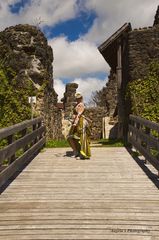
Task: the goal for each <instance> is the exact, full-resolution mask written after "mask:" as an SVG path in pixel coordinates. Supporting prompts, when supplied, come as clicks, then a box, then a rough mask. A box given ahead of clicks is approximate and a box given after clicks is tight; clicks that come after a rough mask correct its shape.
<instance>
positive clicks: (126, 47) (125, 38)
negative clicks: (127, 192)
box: [98, 7, 159, 138]
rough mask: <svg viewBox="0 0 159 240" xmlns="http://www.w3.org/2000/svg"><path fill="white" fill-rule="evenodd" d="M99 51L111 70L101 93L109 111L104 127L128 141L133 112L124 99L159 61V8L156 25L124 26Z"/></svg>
mask: <svg viewBox="0 0 159 240" xmlns="http://www.w3.org/2000/svg"><path fill="white" fill-rule="evenodd" d="M98 50H99V51H100V53H101V54H102V56H103V57H104V59H105V60H106V61H107V63H108V64H109V66H110V67H111V71H110V76H109V80H108V83H106V87H104V88H103V93H102V97H103V101H104V102H105V108H106V109H107V116H106V122H107V123H105V125H106V126H105V128H108V129H109V128H110V129H111V128H112V130H115V129H116V130H115V131H114V133H113V137H114V138H126V136H127V128H128V116H129V114H130V109H131V107H130V104H129V101H127V100H126V98H125V94H126V86H127V84H128V82H129V81H133V80H136V79H139V78H143V77H144V76H145V75H146V74H147V71H148V65H149V63H150V62H152V61H153V60H157V61H158V59H159V7H158V9H157V12H156V15H155V20H154V24H153V26H151V27H144V28H139V29H134V30H132V28H131V24H130V23H125V24H124V25H123V26H122V27H121V28H120V29H118V30H117V31H116V32H115V33H114V34H113V35H112V36H111V37H110V38H108V39H107V40H106V41H105V42H103V43H102V44H101V45H100V46H99V47H98ZM111 124H112V126H111ZM112 132H113V131H112Z"/></svg>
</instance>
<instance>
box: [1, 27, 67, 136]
mask: <svg viewBox="0 0 159 240" xmlns="http://www.w3.org/2000/svg"><path fill="white" fill-rule="evenodd" d="M0 59H1V60H3V62H4V65H5V66H6V68H8V67H11V68H12V69H13V70H14V71H15V73H16V80H17V84H18V85H19V86H20V87H22V88H24V89H25V88H28V87H29V86H30V85H32V87H33V89H34V92H36V97H37V104H36V105H35V106H34V113H36V115H42V116H43V117H44V119H45V123H46V126H47V138H48V139H49V138H50V139H53V138H56V139H60V138H62V137H63V136H62V131H61V129H62V123H61V111H60V110H59V109H58V107H57V94H56V92H55V90H54V88H53V68H52V62H53V52H52V48H51V47H50V46H48V43H47V39H46V38H45V36H44V34H43V33H42V32H41V31H40V30H39V29H37V28H36V27H35V26H31V25H27V24H26V25H21V24H20V25H16V26H14V27H9V28H6V29H5V30H4V31H2V32H0ZM19 86H17V87H19ZM28 97H29V96H28Z"/></svg>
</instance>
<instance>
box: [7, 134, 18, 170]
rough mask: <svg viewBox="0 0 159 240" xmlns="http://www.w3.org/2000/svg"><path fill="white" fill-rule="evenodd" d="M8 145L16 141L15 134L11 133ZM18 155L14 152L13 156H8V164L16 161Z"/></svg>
mask: <svg viewBox="0 0 159 240" xmlns="http://www.w3.org/2000/svg"><path fill="white" fill-rule="evenodd" d="M7 141H8V145H9V144H11V143H13V142H14V135H10V136H8V137H7ZM15 158H16V156H15V154H13V155H12V156H11V157H9V158H8V165H9V164H11V163H12V162H14V160H15Z"/></svg>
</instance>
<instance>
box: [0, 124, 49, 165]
mask: <svg viewBox="0 0 159 240" xmlns="http://www.w3.org/2000/svg"><path fill="white" fill-rule="evenodd" d="M44 132H45V126H42V127H40V128H38V129H36V130H35V131H34V132H31V133H30V134H27V135H25V136H24V137H22V138H20V139H18V140H16V141H14V142H13V143H12V144H10V145H9V146H7V147H5V148H3V149H1V150H0V163H2V162H3V160H4V159H8V158H9V157H11V156H12V155H13V154H14V153H15V152H16V151H17V150H18V149H21V148H24V147H25V146H26V145H27V144H29V143H30V142H31V141H33V140H35V139H36V138H37V136H40V135H41V134H42V133H44Z"/></svg>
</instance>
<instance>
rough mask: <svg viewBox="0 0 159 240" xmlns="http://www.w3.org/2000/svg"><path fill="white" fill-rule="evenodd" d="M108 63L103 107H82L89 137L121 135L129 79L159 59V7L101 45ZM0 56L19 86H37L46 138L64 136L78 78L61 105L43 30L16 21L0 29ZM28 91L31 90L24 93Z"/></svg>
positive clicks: (125, 119)
mask: <svg viewBox="0 0 159 240" xmlns="http://www.w3.org/2000/svg"><path fill="white" fill-rule="evenodd" d="M98 49H99V51H100V53H101V54H102V55H103V57H104V58H105V60H106V61H107V62H108V64H109V65H110V67H111V71H110V75H109V79H108V82H107V83H106V86H105V87H104V88H103V91H102V97H103V100H104V102H105V106H104V108H101V107H95V108H86V110H85V115H86V116H88V117H89V118H90V119H92V122H93V124H92V139H99V138H101V137H104V138H123V137H124V136H125V135H126V132H127V126H128V115H129V112H130V106H129V105H128V103H127V102H126V100H125V91H126V86H127V83H128V82H129V81H133V80H134V79H137V78H141V77H143V76H145V74H146V71H147V65H148V64H149V62H151V61H152V60H154V59H157V60H158V59H159V8H158V9H157V12H156V16H155V21H154V24H153V26H152V27H148V28H139V29H134V30H132V28H131V24H130V23H126V24H124V25H123V26H122V27H121V28H120V29H118V30H117V31H116V32H115V33H114V34H113V35H112V36H111V37H110V38H109V39H107V40H106V41H105V42H104V43H102V44H101V45H100V46H99V48H98ZM0 59H5V64H6V66H10V67H11V68H13V69H14V71H15V72H16V78H17V80H18V81H19V84H20V85H21V87H24V88H25V87H26V85H27V84H28V83H29V82H31V83H32V84H33V85H34V88H35V89H36V96H37V104H36V105H35V107H34V111H35V112H36V114H37V113H38V114H39V115H42V116H43V117H44V120H45V123H46V126H47V138H48V139H62V138H64V136H66V135H67V133H68V130H69V127H70V121H69V117H70V112H71V111H72V108H73V106H74V104H75V98H74V94H75V92H76V90H77V88H78V85H77V84H76V83H72V84H67V85H66V91H65V93H64V98H63V99H62V101H63V107H60V108H59V105H58V102H57V94H56V92H55V90H54V86H53V71H52V70H53V69H52V62H53V52H52V49H51V47H50V46H48V43H47V39H46V38H45V36H44V34H43V33H42V32H41V31H40V30H39V29H37V28H36V27H35V26H30V25H27V24H26V25H17V26H14V27H9V28H6V29H5V30H4V31H2V32H0ZM28 97H29V96H28Z"/></svg>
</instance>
